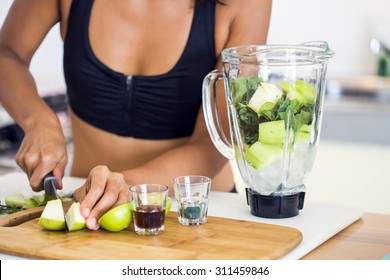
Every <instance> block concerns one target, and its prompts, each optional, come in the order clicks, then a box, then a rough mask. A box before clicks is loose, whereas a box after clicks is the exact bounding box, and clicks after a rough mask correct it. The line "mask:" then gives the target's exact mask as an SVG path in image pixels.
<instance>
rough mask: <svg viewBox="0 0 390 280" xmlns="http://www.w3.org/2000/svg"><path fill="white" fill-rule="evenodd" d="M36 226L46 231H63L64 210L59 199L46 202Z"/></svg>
mask: <svg viewBox="0 0 390 280" xmlns="http://www.w3.org/2000/svg"><path fill="white" fill-rule="evenodd" d="M38 225H40V226H41V227H43V228H45V229H47V230H63V229H65V217H64V209H63V208H62V202H61V200H60V199H55V200H50V201H48V202H47V204H46V206H45V209H43V212H42V215H41V217H40V218H39V220H38Z"/></svg>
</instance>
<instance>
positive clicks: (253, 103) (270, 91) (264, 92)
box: [248, 83, 283, 113]
mask: <svg viewBox="0 0 390 280" xmlns="http://www.w3.org/2000/svg"><path fill="white" fill-rule="evenodd" d="M282 95H283V92H282V91H281V90H280V89H279V88H278V87H277V86H275V85H274V84H269V83H261V84H260V85H259V87H258V88H257V90H256V91H255V93H254V94H253V96H252V97H251V99H250V100H249V103H248V107H249V108H251V109H252V110H253V111H255V112H256V113H259V112H260V111H261V110H262V108H263V106H266V107H267V110H270V109H272V107H273V106H274V105H275V104H276V103H277V102H278V100H279V99H280V97H281V96H282Z"/></svg>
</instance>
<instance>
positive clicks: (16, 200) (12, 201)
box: [5, 193, 27, 208]
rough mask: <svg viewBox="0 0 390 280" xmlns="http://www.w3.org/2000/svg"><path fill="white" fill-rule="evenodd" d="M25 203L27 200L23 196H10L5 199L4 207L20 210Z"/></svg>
mask: <svg viewBox="0 0 390 280" xmlns="http://www.w3.org/2000/svg"><path fill="white" fill-rule="evenodd" d="M26 202H27V199H26V198H25V197H24V195H22V194H20V193H18V194H11V195H8V196H7V197H6V198H5V205H7V206H9V207H16V208H22V207H23V205H24V204H25V203H26Z"/></svg>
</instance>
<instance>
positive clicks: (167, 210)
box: [165, 196, 172, 215]
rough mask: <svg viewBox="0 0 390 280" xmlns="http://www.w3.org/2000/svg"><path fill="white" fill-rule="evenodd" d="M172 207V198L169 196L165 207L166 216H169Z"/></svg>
mask: <svg viewBox="0 0 390 280" xmlns="http://www.w3.org/2000/svg"><path fill="white" fill-rule="evenodd" d="M171 205H172V198H170V197H169V196H168V197H167V204H166V205H165V215H168V213H169V211H170V210H171Z"/></svg>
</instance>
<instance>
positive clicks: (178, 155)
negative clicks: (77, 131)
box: [74, 0, 271, 229]
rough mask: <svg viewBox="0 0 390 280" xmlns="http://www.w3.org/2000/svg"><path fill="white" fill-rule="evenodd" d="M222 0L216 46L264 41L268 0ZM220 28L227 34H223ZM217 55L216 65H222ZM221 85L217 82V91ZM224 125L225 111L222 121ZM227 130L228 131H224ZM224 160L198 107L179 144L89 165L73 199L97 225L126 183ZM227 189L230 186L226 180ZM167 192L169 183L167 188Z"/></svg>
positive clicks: (197, 170)
mask: <svg viewBox="0 0 390 280" xmlns="http://www.w3.org/2000/svg"><path fill="white" fill-rule="evenodd" d="M226 2H227V6H218V8H219V9H221V10H220V12H218V15H219V16H220V18H219V19H218V18H217V22H218V23H220V24H223V22H225V23H226V22H228V23H229V24H226V25H225V26H223V27H221V28H220V27H218V26H217V30H218V33H216V34H217V35H216V48H217V49H220V50H221V49H223V48H227V47H231V46H237V45H246V44H264V43H265V42H266V37H267V33H268V26H269V20H270V12H271V1H269V0H247V1H245V5H243V1H237V0H236V1H226ZM224 32H226V35H225V36H224V35H223V34H224ZM221 66H222V63H221V58H220V57H219V59H218V63H217V65H216V68H219V69H221ZM221 90H223V87H222V85H220V87H219V91H221ZM218 104H219V108H220V109H221V110H220V111H221V115H222V116H227V114H226V106H222V105H224V104H225V100H224V94H221V93H220V94H218ZM222 125H223V127H224V128H228V120H227V117H226V118H224V121H223V123H222ZM226 133H228V132H226ZM225 163H226V159H225V158H224V157H223V156H222V155H221V154H220V153H219V152H218V151H217V149H216V148H215V147H214V145H213V143H212V141H211V139H210V137H209V134H208V131H207V128H206V125H205V120H204V117H203V111H202V110H200V111H199V114H198V118H197V122H196V127H195V130H194V133H193V135H192V137H191V138H190V140H189V141H188V142H187V143H186V144H185V145H182V146H180V147H177V148H175V149H172V150H170V151H167V152H166V153H164V154H162V155H161V156H159V157H157V158H155V159H153V160H151V161H150V162H148V163H146V164H144V165H142V166H140V167H138V168H135V169H131V170H126V171H123V172H121V173H117V172H110V170H108V168H107V167H105V166H98V167H96V168H94V169H93V170H92V171H91V173H90V175H89V177H88V179H87V181H86V183H85V185H84V186H82V187H81V188H80V189H78V190H76V191H75V193H74V195H75V198H76V200H78V201H82V203H81V209H82V212H83V215H84V216H85V217H86V218H87V226H88V228H90V229H97V228H98V227H99V226H98V224H97V222H96V221H97V220H98V219H99V217H100V216H101V215H102V214H103V213H105V212H106V211H108V210H109V209H110V208H111V207H112V206H114V205H118V204H121V203H124V202H126V201H128V200H129V193H128V185H132V184H138V183H161V184H165V185H167V186H172V179H173V177H175V176H178V175H189V174H201V175H206V176H209V177H213V176H215V175H216V174H217V173H218V172H219V171H220V170H221V169H222V167H223V166H224V164H225ZM225 187H226V191H228V190H230V189H231V187H232V186H225ZM170 190H171V193H172V187H171V188H170Z"/></svg>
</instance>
